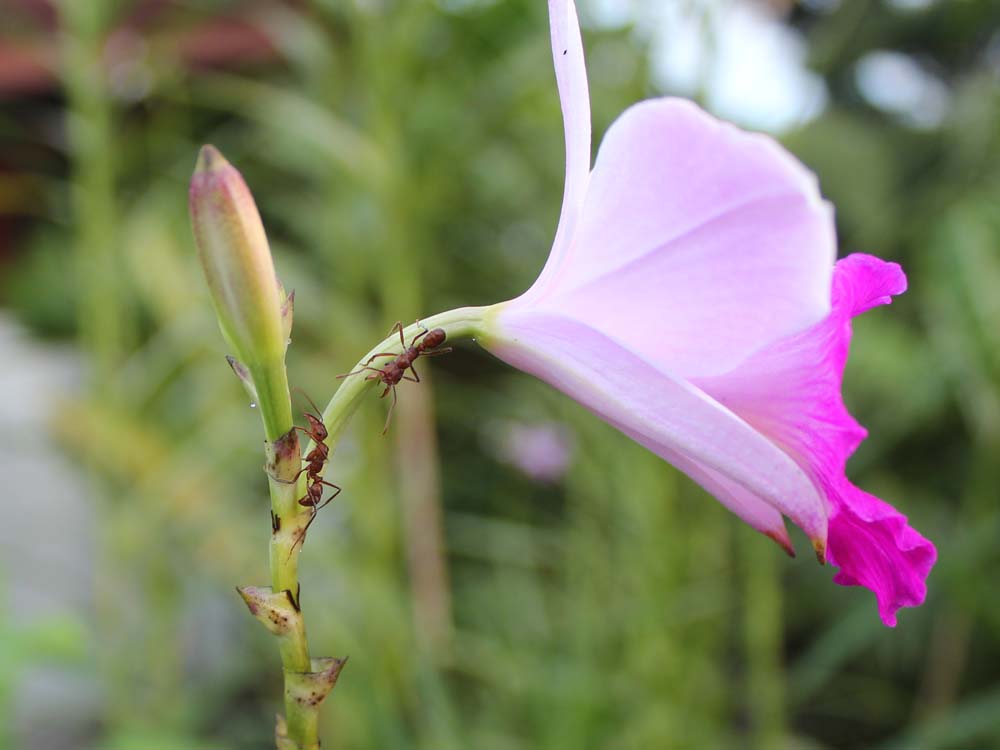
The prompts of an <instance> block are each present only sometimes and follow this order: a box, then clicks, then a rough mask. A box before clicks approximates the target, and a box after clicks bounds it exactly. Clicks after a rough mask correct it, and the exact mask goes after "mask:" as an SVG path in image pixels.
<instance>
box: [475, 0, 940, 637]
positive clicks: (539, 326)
mask: <svg viewBox="0 0 1000 750" xmlns="http://www.w3.org/2000/svg"><path fill="white" fill-rule="evenodd" d="M549 13H550V22H551V30H552V54H553V60H554V63H555V70H556V80H557V83H558V88H559V94H560V99H561V102H562V111H563V121H564V129H565V137H566V187H565V194H564V198H563V206H562V211H561V214H560V220H559V226H558V229H557V231H556V236H555V240H554V242H553V246H552V250H551V253H550V255H549V258H548V260H547V261H546V263H545V267H544V268H543V270H542V272H541V274H540V275H539V277H538V279H537V280H536V281H535V283H534V284H533V285H532V286H531V288H530V289H528V290H527V291H526V292H525V293H524V294H522V295H521V296H520V297H518V298H516V299H514V300H511V301H509V302H505V303H502V304H500V305H497V306H495V307H494V308H493V309H492V310H491V311H490V313H489V315H488V317H487V320H486V323H485V326H484V334H485V335H484V336H483V339H482V343H483V345H484V346H485V347H486V348H487V349H489V350H490V351H492V352H493V353H494V354H496V355H497V356H498V357H500V358H501V359H503V360H505V361H507V362H508V363H510V364H512V365H513V366H515V367H518V368H519V369H522V370H524V371H526V372H529V373H531V374H534V375H536V376H537V377H539V378H541V379H542V380H545V381H546V382H548V383H550V384H552V385H553V386H555V387H556V388H558V389H560V390H562V391H564V392H565V393H567V394H568V395H570V396H572V397H573V398H574V399H576V400H577V401H579V402H580V403H582V404H583V405H584V406H586V407H587V408H588V409H590V410H591V411H593V412H594V413H595V414H597V415H598V416H600V417H601V418H603V419H604V420H606V421H607V422H609V423H610V424H612V425H614V426H615V427H617V428H618V429H619V430H621V431H622V432H624V433H625V434H626V435H628V436H629V437H631V438H633V439H634V440H636V441H637V442H639V443H641V444H642V445H644V446H646V447H647V448H649V449H650V450H652V451H653V452H655V453H656V454H658V455H660V456H661V457H663V458H664V459H666V460H667V461H669V462H670V463H672V464H674V465H675V466H677V467H678V468H679V469H681V470H682V471H684V472H685V473H687V474H688V475H689V476H690V477H691V478H692V479H694V480H695V481H696V482H698V483H699V484H701V485H702V486H703V487H704V488H705V489H706V490H708V491H709V492H710V493H711V494H712V495H714V496H715V497H716V498H717V499H718V500H719V501H720V502H721V503H723V504H724V505H725V506H726V507H727V508H729V509H730V510H731V511H733V512H734V513H735V514H736V515H738V516H739V517H740V518H742V519H743V520H744V521H746V522H747V523H748V524H750V525H751V526H752V527H754V528H755V529H757V530H758V531H761V532H762V533H764V534H765V535H767V536H769V537H771V538H772V539H774V540H775V541H776V542H777V543H778V544H779V545H781V546H782V547H783V548H784V549H785V550H786V551H788V552H789V553H790V554H794V548H793V546H792V542H791V539H790V538H789V536H788V533H787V530H786V529H785V525H784V519H783V517H784V516H787V517H788V518H789V519H791V520H792V521H793V522H794V523H795V524H796V525H797V526H799V527H800V528H801V529H802V530H803V531H805V533H806V534H807V535H808V536H809V538H810V539H811V541H812V543H813V547H814V549H815V551H816V554H817V557H818V558H819V560H820V562H824V561H826V560H829V562H830V563H831V564H833V565H835V566H837V567H839V571H838V572H837V574H836V577H835V579H834V580H835V581H836V582H837V583H841V584H845V585H863V586H866V587H868V588H870V589H871V590H872V591H873V592H874V593H875V595H876V598H877V600H878V604H879V613H880V615H881V617H882V620H883V621H884V622H885V623H886V624H887V625H890V626H892V625H895V622H896V616H895V612H896V610H897V609H899V608H900V607H903V606H916V605H918V604H920V603H921V602H922V601H923V599H924V596H925V594H926V587H925V579H926V577H927V574H928V573H929V571H930V568H931V566H932V565H933V564H934V561H935V558H936V552H935V549H934V546H933V545H932V544H931V543H930V542H929V541H927V540H926V539H924V538H923V537H922V536H920V535H919V534H918V533H917V532H916V531H914V530H913V529H912V528H910V527H909V525H908V524H907V522H906V518H905V517H904V516H902V515H901V514H900V513H899V512H898V511H896V510H895V509H894V508H892V506H890V505H888V504H887V503H885V502H883V501H882V500H880V499H878V498H876V497H874V496H873V495H869V494H868V493H865V492H864V491H863V490H860V489H859V488H857V487H855V486H854V485H853V484H851V483H850V481H848V479H847V478H846V475H845V470H846V463H847V459H848V457H849V456H850V455H851V454H852V453H853V452H854V450H855V449H856V448H857V446H858V445H859V444H860V442H861V441H862V440H863V439H864V437H865V434H866V433H865V431H864V430H863V428H861V426H860V425H858V423H857V422H856V421H855V420H854V419H853V418H852V417H851V415H850V414H849V413H848V412H847V409H846V408H845V407H844V403H843V399H842V396H841V381H842V377H843V370H844V364H845V363H846V360H847V352H848V346H849V343H850V336H851V319H852V318H853V317H854V316H855V315H858V314H860V313H862V312H864V311H866V310H868V309H870V308H871V307H874V306H877V305H882V304H888V303H889V302H890V301H891V298H892V296H893V295H896V294H901V293H902V292H903V291H905V289H906V277H905V275H904V274H903V272H902V270H901V269H900V267H899V266H898V265H896V264H894V263H886V262H884V261H882V260H880V259H878V258H875V257H874V256H870V255H861V254H856V255H851V256H848V257H847V258H845V259H843V260H841V261H839V262H838V261H836V247H837V243H836V234H835V229H834V223H833V211H832V208H831V206H830V205H829V204H828V203H827V202H826V201H824V200H823V198H822V196H821V195H820V192H819V188H818V185H817V181H816V178H815V176H814V175H813V174H812V173H811V172H810V171H809V170H808V169H806V167H804V166H803V165H802V164H801V163H800V162H799V161H798V160H796V159H795V157H793V156H792V155H791V154H789V153H788V152H787V151H785V149H784V148H782V147H781V146H780V145H779V144H778V143H777V142H775V141H774V140H773V139H771V138H769V137H767V136H764V135H760V134H750V133H746V132H744V131H742V130H740V129H738V128H736V127H734V126H732V125H729V124H727V123H723V122H720V121H719V120H716V119H715V118H713V117H712V116H710V115H708V114H707V113H705V112H703V111H702V110H701V109H699V108H698V107H697V106H696V105H694V104H692V103H690V102H686V101H683V100H679V99H670V98H667V99H655V100H650V101H646V102H641V103H639V104H636V105H634V106H633V107H631V108H629V109H628V110H626V111H625V112H624V113H623V114H622V115H621V116H620V117H619V118H618V120H617V121H616V122H615V123H614V124H613V125H612V126H611V128H610V129H609V130H608V132H607V134H606V135H605V137H604V140H603V142H602V144H601V147H600V150H599V152H598V155H597V159H596V161H595V163H594V165H593V169H591V163H590V137H591V134H590V100H589V91H588V87H587V78H586V70H585V66H584V56H583V44H582V40H581V36H580V30H579V24H578V21H577V16H576V9H575V7H574V4H573V2H572V0H549Z"/></svg>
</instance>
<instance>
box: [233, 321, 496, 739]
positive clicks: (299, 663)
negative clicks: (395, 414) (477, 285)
mask: <svg viewBox="0 0 1000 750" xmlns="http://www.w3.org/2000/svg"><path fill="white" fill-rule="evenodd" d="M487 310H488V308H485V307H466V308H459V309H457V310H450V311H448V312H445V313H440V314H438V315H435V316H433V317H430V318H427V319H426V320H424V321H422V323H421V324H416V323H415V324H414V325H411V326H409V327H407V328H405V329H404V330H403V338H404V339H405V340H406V342H409V341H411V340H412V339H413V337H414V336H416V335H417V334H418V333H420V332H421V331H422V330H425V329H428V328H443V329H444V330H445V333H446V335H447V339H448V340H449V341H454V340H456V339H461V338H469V337H474V336H477V335H480V334H481V332H482V330H483V329H482V326H483V322H484V318H485V314H486V311H487ZM400 351H402V348H401V345H400V339H399V334H396V333H394V334H392V335H390V336H388V337H387V338H386V339H385V340H383V341H382V342H381V343H380V344H378V345H377V346H376V347H375V348H374V349H372V350H371V351H370V352H369V353H368V354H366V355H365V356H364V357H363V358H362V359H361V360H360V361H359V362H358V366H357V367H356V368H355V369H358V368H362V367H363V366H364V365H365V363H367V362H368V360H369V358H370V357H371V355H373V354H377V353H381V352H397V353H398V352H400ZM282 369H283V368H282ZM375 382H377V381H376V380H374V379H372V380H368V379H366V376H365V374H364V373H359V374H358V375H354V376H352V377H348V378H346V379H345V380H344V382H343V383H342V384H341V386H340V388H339V389H338V390H337V392H336V393H335V394H334V395H333V398H332V399H331V400H330V403H329V404H328V405H327V407H326V409H325V410H324V412H323V422H324V423H325V425H326V428H327V431H328V438H327V444H328V445H329V446H330V453H331V455H332V453H333V450H334V447H335V446H336V444H337V441H338V440H339V439H340V436H341V435H343V433H344V430H345V429H346V427H347V423H348V422H349V421H350V418H351V417H352V416H353V414H354V412H355V411H356V410H357V408H358V407H359V406H360V405H361V402H362V397H363V396H364V395H365V393H366V392H367V391H368V389H369V387H370V386H371V385H373V384H374V383H375ZM283 398H284V399H288V391H287V387H286V388H285V389H284V391H283ZM263 402H264V399H263V397H262V398H261V406H262V407H263V406H264V403H263ZM272 406H274V405H273V404H272ZM281 407H282V408H274V409H272V413H282V412H284V404H281ZM287 413H288V414H289V415H290V414H291V411H290V406H289V407H288V412H287ZM282 428H284V432H283V433H282V435H281V437H279V438H278V439H276V440H269V442H268V443H267V464H266V470H267V476H268V482H269V485H270V491H271V513H272V514H273V517H274V519H275V520H274V521H273V522H272V530H273V533H272V534H271V547H270V562H271V589H270V592H273V594H282V592H288V595H287V602H291V604H292V606H291V608H289V607H288V606H287V602H285V601H284V600H283V599H282V597H280V596H279V597H277V598H270V599H268V598H267V597H264V598H263V599H260V598H254V597H255V596H259V594H258V593H255V594H251V593H250V589H244V590H241V592H240V593H241V594H242V595H243V596H244V598H245V599H246V600H247V604H248V606H250V608H251V611H252V612H254V614H255V615H257V616H258V618H259V619H261V621H262V622H264V624H265V625H267V626H268V627H269V629H271V630H272V632H274V633H275V634H276V635H278V637H279V638H278V640H279V644H280V646H279V649H280V652H281V663H282V667H283V669H284V675H285V721H284V723H280V724H279V732H278V736H279V738H280V739H279V747H281V748H285V747H289V748H295V749H296V750H314V749H315V748H319V702H318V701H315V700H312V701H310V700H307V699H303V695H304V694H305V695H315V691H314V690H313V689H311V688H303V684H307V683H308V681H309V680H317V681H319V682H320V683H321V684H323V685H326V690H329V688H330V687H332V682H333V681H335V680H336V675H337V674H338V673H339V670H340V667H341V666H342V664H343V662H342V661H339V660H326V662H328V663H326V662H323V663H322V665H321V669H322V670H325V671H320V670H317V665H318V664H321V662H322V660H311V659H310V657H309V645H308V641H307V640H306V629H305V621H304V619H303V617H302V612H301V610H300V605H301V602H300V598H299V583H298V580H299V579H298V566H299V552H300V551H301V549H302V542H303V541H304V539H305V527H306V524H308V522H309V520H310V518H311V516H312V513H313V511H312V509H310V508H307V507H303V506H302V505H300V504H299V502H298V500H299V498H301V497H302V496H303V495H304V494H305V484H306V479H305V476H304V475H302V476H296V475H297V474H298V473H299V471H300V467H301V465H302V455H303V453H302V452H301V450H300V448H299V441H298V437H297V433H296V432H295V430H294V429H293V427H292V425H291V418H290V416H289V417H288V425H287V426H286V425H284V424H280V425H277V429H279V430H280V429H282ZM274 429H275V425H274V424H271V425H268V431H269V433H270V432H272V431H273V430H274ZM312 448H313V444H312V443H310V444H309V446H308V447H307V448H306V451H305V454H306V455H307V454H308V453H309V451H311V450H312ZM248 597H249V598H248ZM262 602H270V603H266V604H265V603H262ZM275 602H277V604H275ZM282 603H284V605H285V606H284V607H282V608H280V609H279V608H276V607H279V606H280V605H281V604H282ZM262 610H264V614H263V615H262V614H261V612H262ZM267 613H274V617H272V618H269V617H268V614H267ZM304 691H305V692H304Z"/></svg>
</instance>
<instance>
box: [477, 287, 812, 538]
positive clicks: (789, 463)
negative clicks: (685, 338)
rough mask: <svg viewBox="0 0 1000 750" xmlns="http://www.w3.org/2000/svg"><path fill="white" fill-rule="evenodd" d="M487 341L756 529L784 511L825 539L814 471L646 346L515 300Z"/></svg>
mask: <svg viewBox="0 0 1000 750" xmlns="http://www.w3.org/2000/svg"><path fill="white" fill-rule="evenodd" d="M481 343H482V344H483V345H484V346H485V347H486V348H487V349H489V350H490V351H491V352H493V353H494V354H495V355H496V356H498V357H499V358H500V359H503V360H504V361H506V362H508V363H509V364H511V365H513V366H514V367H517V368H519V369H521V370H524V371H525V372H528V373H531V374H533V375H536V376H537V377H539V378H541V379H542V380H544V381H546V382H547V383H550V384H551V385H553V386H555V387H556V388H558V389H559V390H561V391H563V392H564V393H566V394H568V395H569V396H571V397H572V398H574V399H576V400H577V401H579V402H580V403H581V404H583V405H584V406H586V407H587V408H588V409H590V410H591V411H593V412H594V413H595V414H597V415H598V416H599V417H601V418H602V419H604V420H605V421H607V422H608V423H610V424H612V425H614V426H615V427H617V428H618V429H619V430H621V431H622V432H624V433H625V434H626V435H628V436H630V437H631V438H633V439H634V440H636V441H637V442H639V443H641V444H642V445H644V446H646V447H647V448H649V449H650V450H652V451H653V452H654V453H656V454H658V455H660V456H662V457H663V458H665V459H667V460H668V461H671V462H672V463H676V464H678V465H679V466H680V467H681V468H682V469H684V470H687V471H689V472H690V473H691V474H692V476H693V478H695V479H696V480H697V481H699V482H700V483H701V484H702V485H703V486H705V488H706V489H708V490H709V491H710V492H712V493H713V494H716V496H717V497H719V499H720V500H721V501H722V502H723V503H724V504H726V505H727V507H729V508H730V509H731V510H733V512H735V513H736V514H737V515H739V516H740V517H741V518H743V519H744V520H746V521H747V523H749V524H751V525H752V526H754V527H755V528H757V529H759V530H761V531H764V532H765V533H769V534H771V535H772V536H775V537H776V538H779V537H782V536H783V535H784V526H783V524H781V518H780V516H779V513H784V514H785V515H787V516H789V517H790V518H791V519H792V520H793V521H794V522H795V523H796V524H798V525H799V526H800V527H801V528H802V529H803V530H804V531H805V532H806V533H807V534H809V536H810V537H811V538H814V539H816V540H817V543H819V544H823V543H825V541H826V525H827V519H826V505H825V502H824V501H823V500H822V498H821V497H820V495H819V494H818V493H817V491H816V488H815V486H814V485H813V483H812V482H811V481H810V479H809V477H808V476H807V475H806V473H805V472H803V471H802V469H801V468H800V467H799V466H798V465H797V464H796V463H795V462H794V461H793V460H792V459H791V458H789V456H788V455H787V454H786V453H785V452H784V451H782V450H781V449H779V448H778V447H777V446H776V445H775V444H774V443H772V442H771V441H770V440H768V439H767V438H766V437H765V436H763V435H762V434H760V433H759V432H757V431H756V430H754V429H753V428H752V427H750V426H749V425H748V424H747V423H746V422H744V421H743V420H741V419H739V418H738V417H736V416H735V415H734V414H732V413H731V412H730V411H728V410H727V409H725V408H723V407H722V406H720V405H719V404H718V403H717V402H715V401H713V400H712V399H710V398H708V397H707V396H706V395H705V394H704V393H702V392H701V391H699V390H698V389H697V388H694V387H692V386H691V385H690V384H689V383H687V382H686V381H684V380H682V379H678V378H676V377H674V376H673V375H672V374H670V373H669V372H668V371H666V370H664V369H662V368H659V367H657V366H656V365H654V364H653V363H652V362H650V361H649V360H648V359H647V358H645V357H644V356H643V355H642V354H641V353H638V352H635V351H633V350H631V349H629V348H628V347H627V346H624V345H623V344H622V343H621V342H618V341H615V340H613V339H611V338H610V337H608V336H606V335H603V334H602V333H600V332H599V331H597V330H595V329H594V328H592V327H590V326H589V325H587V324H586V323H584V322H582V321H580V320H573V319H570V318H567V317H563V316H558V315H552V314H547V313H544V312H538V311H532V310H522V309H520V308H518V307H517V306H515V305H514V304H513V303H507V304H506V305H502V306H500V307H499V310H498V313H497V317H496V319H495V320H494V334H493V335H491V336H490V337H488V338H486V339H483V340H481ZM785 538H786V539H787V537H785Z"/></svg>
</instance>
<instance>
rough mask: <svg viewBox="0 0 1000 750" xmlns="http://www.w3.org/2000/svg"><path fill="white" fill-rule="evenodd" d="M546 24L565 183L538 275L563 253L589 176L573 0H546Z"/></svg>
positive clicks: (583, 71)
mask: <svg viewBox="0 0 1000 750" xmlns="http://www.w3.org/2000/svg"><path fill="white" fill-rule="evenodd" d="M549 25H550V27H551V28H550V31H551V36H552V61H553V63H554V64H555V69H556V83H557V85H558V87H559V101H560V104H561V105H562V112H563V129H564V131H565V138H566V186H565V189H564V191H563V205H562V212H561V213H560V215H559V228H558V229H557V230H556V238H555V241H554V242H553V244H552V252H551V253H550V254H549V258H548V260H547V261H546V263H545V268H544V269H543V270H542V275H541V277H540V278H545V277H547V275H550V274H551V273H552V269H554V268H555V267H556V266H557V265H558V264H559V263H560V262H561V260H562V258H563V256H564V255H565V253H566V249H567V245H568V244H569V241H570V239H571V238H572V236H573V232H574V230H575V228H576V224H577V221H578V219H579V215H580V210H581V209H582V208H583V200H584V196H585V195H586V192H587V182H588V180H589V177H590V89H589V88H588V86H587V68H586V64H585V62H584V59H583V40H582V38H581V37H580V22H579V20H577V16H576V6H575V4H574V3H573V0H549Z"/></svg>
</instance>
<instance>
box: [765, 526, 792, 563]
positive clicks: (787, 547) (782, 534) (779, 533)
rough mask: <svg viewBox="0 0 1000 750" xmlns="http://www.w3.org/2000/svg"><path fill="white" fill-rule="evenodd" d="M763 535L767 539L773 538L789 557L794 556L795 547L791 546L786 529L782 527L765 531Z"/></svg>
mask: <svg viewBox="0 0 1000 750" xmlns="http://www.w3.org/2000/svg"><path fill="white" fill-rule="evenodd" d="M764 536H766V537H768V538H769V539H773V540H774V541H775V543H776V544H777V545H778V546H779V547H781V549H783V550H784V551H785V554H787V555H788V556H789V557H795V547H794V546H792V540H791V538H790V537H789V536H788V531H786V530H785V529H784V528H783V527H782V528H781V529H778V530H775V531H765V532H764Z"/></svg>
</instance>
